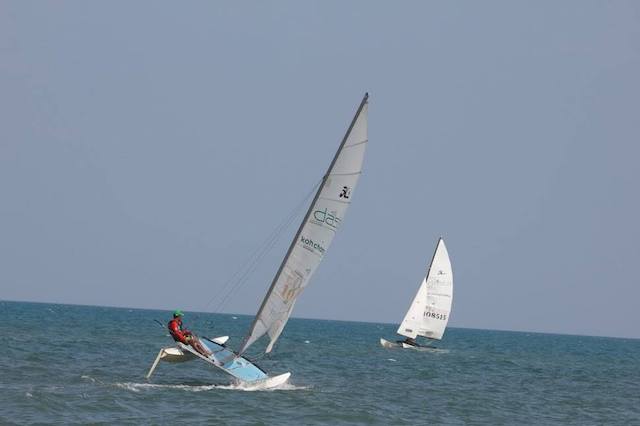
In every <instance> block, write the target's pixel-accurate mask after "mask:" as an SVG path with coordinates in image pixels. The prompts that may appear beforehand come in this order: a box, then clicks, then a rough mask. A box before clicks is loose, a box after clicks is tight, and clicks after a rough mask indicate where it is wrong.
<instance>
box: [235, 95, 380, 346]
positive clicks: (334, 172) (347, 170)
mask: <svg viewBox="0 0 640 426" xmlns="http://www.w3.org/2000/svg"><path fill="white" fill-rule="evenodd" d="M368 97H369V95H368V94H365V95H364V98H363V99H362V102H361V103H360V106H359V107H358V111H357V112H356V115H355V117H354V118H353V121H352V122H351V125H350V126H349V129H348V130H347V133H346V134H345V136H344V138H343V140H342V143H341V144H340V147H339V148H338V151H337V152H336V155H335V156H334V158H333V161H332V162H331V165H330V166H329V169H328V170H327V173H326V174H325V175H324V177H323V179H322V183H321V184H320V187H319V188H318V191H317V192H316V195H315V198H314V199H313V201H312V202H311V206H310V207H309V210H308V211H307V213H306V215H305V217H304V219H303V220H302V224H301V225H300V228H299V229H298V232H297V233H296V235H295V237H294V238H293V241H292V242H291V245H290V247H289V251H288V252H287V254H286V256H285V258H284V260H283V261H282V264H281V265H280V268H279V269H278V272H277V273H276V275H275V277H274V279H273V282H272V283H271V287H270V288H269V291H268V292H267V295H266V296H265V298H264V300H263V301H262V305H261V306H260V309H259V310H258V313H257V314H256V317H255V319H254V321H253V325H252V326H251V330H250V332H249V335H248V336H247V337H246V339H245V340H244V342H243V344H242V347H241V348H240V351H239V353H240V354H242V353H243V352H244V351H246V350H247V348H248V347H249V346H250V345H251V344H253V343H254V342H255V341H256V340H258V339H259V338H260V337H262V336H263V335H265V334H268V335H269V338H270V342H269V345H268V346H267V348H266V352H271V349H272V348H273V345H274V344H275V343H276V341H277V340H278V337H279V336H280V333H281V332H282V329H283V328H284V326H285V325H286V323H287V321H288V319H289V316H290V315H291V311H292V310H293V306H294V305H295V303H296V299H297V297H298V296H299V295H300V293H301V292H302V290H303V289H304V288H305V287H306V286H307V284H308V283H309V279H310V278H311V276H312V275H313V273H314V271H315V270H316V268H317V267H318V265H319V264H320V261H321V260H322V258H323V257H324V254H325V253H326V251H327V249H328V248H329V245H331V241H332V240H333V237H334V235H335V232H336V230H337V229H338V228H339V227H340V225H341V223H342V221H343V220H344V216H345V213H346V211H347V208H348V207H349V204H350V203H351V199H352V196H353V191H354V189H355V186H356V184H357V183H358V178H359V177H360V173H361V172H362V161H363V158H364V151H365V148H366V146H367V110H368Z"/></svg>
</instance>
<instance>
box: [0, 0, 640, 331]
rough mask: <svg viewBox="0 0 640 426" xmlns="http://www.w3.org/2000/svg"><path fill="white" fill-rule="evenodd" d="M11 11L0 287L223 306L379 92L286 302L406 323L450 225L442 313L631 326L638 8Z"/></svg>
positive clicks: (498, 321) (426, 5)
mask: <svg viewBox="0 0 640 426" xmlns="http://www.w3.org/2000/svg"><path fill="white" fill-rule="evenodd" d="M0 8H1V9H2V12H1V13H0V129H2V130H1V133H2V135H1V136H0V194H2V202H0V258H1V259H2V266H1V267H0V298H2V299H9V300H29V301H51V302H66V303H82V304H85V303H86V304H98V305H116V306H134V307H149V308H168V309H173V308H174V307H180V308H182V309H185V310H193V309H197V310H202V309H209V310H210V309H212V306H215V305H216V301H214V303H213V304H210V305H207V303H206V302H207V301H208V300H209V299H210V298H212V297H213V298H214V299H215V298H216V296H217V295H218V293H219V291H220V289H221V287H222V285H223V284H224V282H225V281H226V280H228V279H229V278H230V277H231V276H232V275H233V274H234V273H235V272H236V271H237V270H238V269H239V268H240V267H241V265H242V263H243V261H244V260H245V259H246V258H247V256H248V255H249V254H250V253H251V252H252V251H253V250H254V249H255V248H256V247H258V246H260V244H261V243H262V241H263V240H264V239H265V238H266V237H267V236H268V235H269V234H270V232H271V231H272V230H273V229H274V228H275V227H276V226H277V225H278V224H279V223H280V222H281V221H282V220H283V219H284V218H285V217H286V216H287V215H288V214H289V212H290V211H291V210H292V209H293V208H294V207H295V206H296V205H297V204H298V203H299V202H300V201H301V200H302V199H303V198H304V197H305V195H306V194H307V193H308V192H309V191H310V190H311V188H312V187H313V185H314V184H315V183H316V182H317V181H318V179H319V178H320V177H321V176H322V173H323V172H324V171H325V169H326V167H327V165H328V163H329V161H330V160H331V158H332V156H333V154H334V151H335V149H336V148H337V146H338V144H339V142H340V140H341V138H342V136H343V134H344V131H345V130H346V128H347V126H348V124H349V122H350V120H351V118H352V115H353V113H354V112H355V108H356V107H357V105H358V103H359V101H360V99H361V97H362V95H363V93H364V92H365V91H369V92H370V94H371V99H370V110H369V140H370V143H369V148H368V152H367V156H366V158H365V166H364V167H365V171H364V174H363V176H362V178H361V180H360V183H359V187H358V188H357V190H356V191H355V193H354V201H353V205H352V207H351V209H350V211H349V213H348V215H347V217H346V220H345V221H344V223H343V227H342V229H341V232H340V233H339V235H338V236H337V237H336V239H335V241H334V244H333V245H332V247H331V250H329V252H328V254H327V256H326V258H325V261H324V262H323V264H322V265H321V266H320V268H319V270H318V272H317V273H316V275H315V276H314V279H313V280H312V282H311V284H310V286H309V287H308V289H307V290H306V291H305V293H304V294H303V295H302V297H301V298H300V299H299V301H298V304H297V306H296V309H295V311H294V316H300V317H315V318H333V319H348V320H362V321H382V322H399V321H400V320H401V318H402V316H403V315H404V312H405V310H406V309H407V308H408V306H409V303H410V301H411V298H412V297H413V294H414V293H415V291H416V289H417V287H418V285H419V282H420V280H421V279H422V277H423V275H424V273H425V270H426V267H427V263H428V261H429V259H430V256H431V254H432V252H433V248H434V246H435V243H436V240H437V237H438V236H440V235H442V236H444V237H445V240H446V242H447V246H448V248H449V252H450V255H451V260H452V264H453V269H454V278H455V296H454V307H453V313H452V320H451V325H453V326H459V327H473V328H491V329H511V330H530V331H543V332H558V333H577V334H592V335H607V336H627V337H640V332H639V331H638V329H637V324H638V323H640V311H639V310H638V309H637V301H638V300H640V290H639V289H638V284H640V282H639V280H638V278H637V272H636V269H637V268H636V264H637V262H638V259H639V258H640V249H639V248H638V244H637V242H638V241H639V240H640V231H639V229H640V228H639V226H638V222H637V221H638V218H639V217H640V202H639V201H638V196H637V185H638V182H639V181H640V179H639V177H640V172H639V168H638V165H637V162H638V158H639V157H640V149H639V148H638V140H639V136H640V120H639V119H638V111H640V85H639V81H638V76H639V75H640V25H639V24H640V5H638V3H637V2H622V1H613V2H600V1H562V2H551V1H541V2H497V1H489V2H472V1H463V2H401V3H393V4H391V3H387V2H370V1H366V2H365V1H361V2H337V1H336V2H293V1H291V2H269V3H266V2H226V3H222V2H217V3H215V2H190V3H188V4H178V3H175V2H148V1H141V2H134V3H130V2H109V3H95V2H90V3H87V2H80V1H77V2H69V1H62V2H44V3H43V2H24V1H3V2H2V3H0ZM298 220H299V219H296V221H298ZM294 222H295V221H294ZM295 226H297V224H295V225H293V226H291V227H290V228H289V229H288V230H287V232H286V233H285V234H284V235H283V236H282V237H281V239H280V240H279V242H278V244H277V245H276V246H275V247H274V249H273V250H272V251H271V252H270V253H269V254H268V255H267V256H266V257H265V259H264V261H263V262H262V263H261V264H260V266H259V267H258V268H257V269H256V271H255V272H254V274H253V275H252V276H251V278H250V279H249V280H248V281H247V283H246V285H245V286H243V287H242V288H241V289H239V290H238V291H237V292H236V293H235V294H234V295H233V297H232V298H231V300H230V301H229V303H228V304H226V306H225V307H224V309H225V311H227V312H237V313H245V314H253V313H255V311H256V310H257V308H258V304H259V302H260V300H261V298H262V296H263V294H264V292H265V291H266V289H267V287H268V285H269V284H270V282H271V278H272V276H273V274H274V272H275V270H276V269H277V267H278V265H279V263H280V261H281V259H282V256H283V255H284V252H285V251H286V248H287V246H288V244H289V242H290V239H291V237H292V236H293V233H294V232H295Z"/></svg>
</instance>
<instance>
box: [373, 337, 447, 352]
mask: <svg viewBox="0 0 640 426" xmlns="http://www.w3.org/2000/svg"><path fill="white" fill-rule="evenodd" d="M380 344H381V345H382V347H383V348H387V349H395V348H397V349H413V350H414V351H421V352H426V351H432V352H436V351H441V350H442V349H437V348H433V347H431V346H420V345H415V346H414V345H410V344H408V343H404V342H401V343H399V342H390V341H388V340H386V339H382V338H380Z"/></svg>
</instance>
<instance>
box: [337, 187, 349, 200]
mask: <svg viewBox="0 0 640 426" xmlns="http://www.w3.org/2000/svg"><path fill="white" fill-rule="evenodd" d="M350 195H351V188H349V187H348V186H343V187H342V192H340V195H338V198H344V199H345V200H348V199H349V196H350Z"/></svg>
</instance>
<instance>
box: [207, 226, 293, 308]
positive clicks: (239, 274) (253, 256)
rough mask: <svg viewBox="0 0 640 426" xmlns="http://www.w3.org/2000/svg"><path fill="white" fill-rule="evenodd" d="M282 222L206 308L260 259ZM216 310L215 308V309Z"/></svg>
mask: <svg viewBox="0 0 640 426" xmlns="http://www.w3.org/2000/svg"><path fill="white" fill-rule="evenodd" d="M282 225H283V224H282V223H280V224H279V225H278V226H277V227H276V228H275V229H274V230H273V231H272V232H271V234H269V236H268V237H267V238H266V240H265V241H263V242H262V243H261V244H260V245H259V246H257V247H256V248H255V249H254V250H253V252H252V253H251V255H249V256H248V257H247V258H245V260H244V261H243V263H242V264H241V266H240V267H239V268H238V269H237V270H236V271H235V272H234V273H233V275H231V277H230V278H229V279H228V280H227V281H226V282H225V283H224V285H223V286H222V288H221V289H220V290H219V291H218V292H216V294H214V295H213V297H211V299H210V300H209V301H208V302H207V304H206V305H205V310H206V308H207V307H209V305H211V303H212V302H213V301H214V300H215V299H219V297H220V296H221V295H222V294H223V293H225V292H226V291H228V288H229V286H230V285H231V284H233V283H234V282H237V280H238V278H239V277H240V276H241V275H243V274H244V272H245V271H246V269H247V268H249V267H250V265H251V264H253V263H254V262H255V261H256V259H259V258H260V257H261V252H262V251H263V250H264V249H265V247H266V246H267V245H268V244H270V241H271V240H272V239H273V238H274V236H275V235H276V234H277V233H278V232H280V229H281V228H282ZM214 312H215V310H214Z"/></svg>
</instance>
